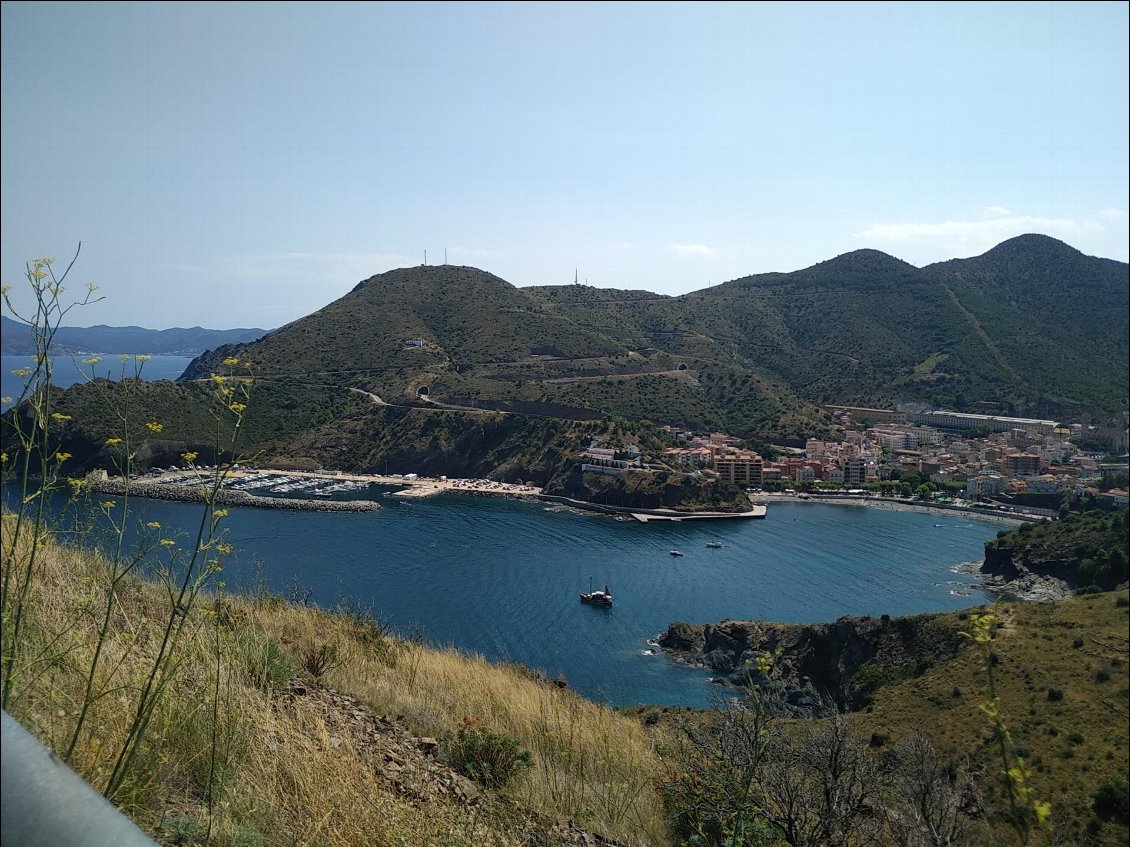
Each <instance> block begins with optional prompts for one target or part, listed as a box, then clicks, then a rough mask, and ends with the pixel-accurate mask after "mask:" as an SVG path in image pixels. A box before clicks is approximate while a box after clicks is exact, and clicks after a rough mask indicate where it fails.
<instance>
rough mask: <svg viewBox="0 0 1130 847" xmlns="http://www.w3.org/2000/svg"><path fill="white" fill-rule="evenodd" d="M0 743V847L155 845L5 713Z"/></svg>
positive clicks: (143, 846)
mask: <svg viewBox="0 0 1130 847" xmlns="http://www.w3.org/2000/svg"><path fill="white" fill-rule="evenodd" d="M0 742H2V746H0V759H2V763H3V767H2V773H0V833H2V835H0V838H2V839H3V845H4V847H92V845H113V847H156V843H157V842H155V841H153V840H152V839H151V838H150V837H149V836H148V835H146V834H145V833H144V832H142V831H141V830H140V829H138V828H137V825H136V824H134V823H133V821H131V820H130V819H129V818H127V817H126V816H125V815H123V814H122V813H121V812H119V811H118V810H117V809H116V808H114V806H112V805H111V804H110V803H109V802H108V801H107V800H106V799H105V798H104V797H103V796H102V795H101V794H99V793H98V792H97V791H95V790H94V789H93V788H91V787H90V785H88V784H87V783H86V782H85V781H84V780H83V779H82V777H80V776H79V775H78V774H76V773H75V772H74V771H72V770H71V769H70V768H69V767H67V765H66V764H65V763H64V762H63V760H62V759H60V758H59V757H58V756H56V755H55V754H54V753H52V752H51V751H50V750H48V749H47V748H46V747H44V746H43V745H42V744H40V743H39V741H38V740H37V739H36V738H35V737H34V736H33V735H32V734H31V733H30V732H28V731H27V730H26V729H24V728H23V727H22V726H20V724H19V723H18V722H17V721H16V720H15V718H13V717H12V716H11V715H9V714H8V713H7V712H3V734H2V738H0Z"/></svg>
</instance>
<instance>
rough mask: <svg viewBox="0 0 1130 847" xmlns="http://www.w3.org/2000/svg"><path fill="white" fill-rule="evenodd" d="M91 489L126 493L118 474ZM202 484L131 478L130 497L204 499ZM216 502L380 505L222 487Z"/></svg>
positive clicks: (325, 507)
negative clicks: (285, 496) (265, 494)
mask: <svg viewBox="0 0 1130 847" xmlns="http://www.w3.org/2000/svg"><path fill="white" fill-rule="evenodd" d="M94 490H95V491H97V492H98V493H100V494H115V495H118V496H121V495H123V494H125V493H126V485H125V481H124V480H122V478H121V477H111V478H109V479H102V480H98V481H97V482H95V483H94ZM210 490H211V489H210V488H208V487H206V486H203V485H164V484H162V483H158V482H137V481H134V482H130V484H129V495H130V496H131V497H146V498H148V499H151V500H173V501H176V502H179V503H203V502H204V499H205V497H206V496H207V495H208V493H209V492H210ZM216 505H217V506H239V507H241V508H252V509H290V510H292V511H298V512H375V511H377V510H378V509H379V508H380V507H381V506H380V504H379V503H374V502H372V501H371V500H289V499H286V498H283V497H259V496H257V495H255V494H248V493H247V492H246V491H231V490H227V489H221V490H220V491H219V492H218V493H217V494H216Z"/></svg>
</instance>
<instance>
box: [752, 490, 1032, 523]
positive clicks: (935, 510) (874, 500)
mask: <svg viewBox="0 0 1130 847" xmlns="http://www.w3.org/2000/svg"><path fill="white" fill-rule="evenodd" d="M751 499H752V500H753V501H754V502H755V503H763V504H765V505H772V504H773V503H809V504H812V503H814V504H816V505H827V504H829V503H830V504H832V505H837V506H859V507H860V508H868V509H895V510H901V511H907V512H924V513H926V514H935V515H945V514H953V513H954V512H960V513H961V514H964V515H968V516H970V517H974V518H977V519H978V520H983V521H989V522H991V523H999V524H1004V525H1006V526H1019V525H1020V524H1023V523H1030V522H1032V521H1038V520H1043V518H1040V517H1037V516H1034V515H1027V516H1025V515H1018V514H1013V515H1004V514H1001V513H1000V512H992V511H989V510H988V509H973V508H970V507H968V506H951V505H946V504H940V503H930V504H926V503H919V502H915V501H911V500H893V499H891V498H887V497H841V496H834V497H816V496H813V495H808V496H807V497H802V496H800V495H799V494H770V493H765V494H757V495H754V496H753V497H752V498H751Z"/></svg>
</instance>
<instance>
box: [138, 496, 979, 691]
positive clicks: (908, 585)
mask: <svg viewBox="0 0 1130 847" xmlns="http://www.w3.org/2000/svg"><path fill="white" fill-rule="evenodd" d="M379 494H380V492H379V491H378V490H376V489H374V490H373V491H371V492H370V495H371V496H374V497H378V499H379V500H380V502H381V503H382V504H383V505H384V506H385V507H386V508H384V509H382V510H381V511H379V512H375V513H362V514H345V513H312V512H284V511H274V510H270V509H232V510H231V514H230V516H229V517H228V518H227V519H225V521H224V523H225V525H226V526H227V527H228V530H229V533H230V537H229V541H230V543H231V544H232V545H233V546H234V547H235V549H236V552H235V554H234V555H233V557H232V558H231V559H230V561H229V563H228V565H227V567H226V568H225V572H224V579H225V581H226V584H227V586H228V589H229V590H235V591H249V590H264V589H265V590H268V591H270V592H273V593H278V594H282V595H284V596H289V595H290V593H291V589H292V587H294V586H301V587H304V588H308V589H309V590H310V591H311V592H312V593H311V599H312V600H313V601H314V602H316V603H317V604H318V605H320V606H323V607H333V606H335V605H338V604H339V603H340V602H341V601H342V600H347V601H349V602H350V603H352V604H354V605H360V606H363V607H370V608H371V609H372V612H373V613H374V614H375V615H376V616H378V617H380V618H382V619H384V620H386V621H387V622H389V623H390V624H392V625H393V626H394V627H395V628H396V629H397V630H399V631H401V632H402V633H409V632H412V631H413V630H418V631H419V632H420V633H422V634H423V635H424V636H425V637H426V638H427V639H428V640H429V641H430V642H432V643H435V644H439V645H444V646H447V645H451V646H455V647H458V648H460V649H463V650H467V651H473V652H477V653H481V654H483V655H485V656H486V657H488V658H491V659H495V660H505V661H512V662H518V663H521V664H524V665H527V666H529V667H532V668H536V669H539V670H543V671H545V672H546V673H548V674H549V675H550V676H556V675H558V674H561V675H563V676H564V677H565V679H566V680H567V681H568V683H569V685H570V686H571V687H572V688H573V689H575V690H577V691H579V692H580V693H582V694H584V695H585V696H588V697H590V698H593V699H596V700H599V701H602V702H609V703H612V704H614V705H617V706H628V705H635V704H639V703H655V704H665V705H686V706H697V707H704V706H708V705H710V704H711V702H712V701H713V700H714V699H715V698H716V696H717V694H718V691H719V690H718V688H717V686H713V685H711V684H710V683H709V675H708V673H707V672H706V671H703V670H698V669H688V668H684V667H681V666H678V665H675V664H673V663H670V662H668V661H667V660H666V659H665V658H664V657H663V656H662V655H658V656H648V655H645V654H644V651H645V650H647V649H648V644H647V640H648V639H649V638H653V637H654V636H655V635H657V634H658V633H660V632H661V631H663V630H664V629H666V627H667V625H668V623H670V622H671V621H677V620H682V621H690V622H694V623H707V622H716V621H720V620H723V619H726V618H730V619H735V620H741V619H754V618H759V619H766V620H773V621H781V622H818V621H831V620H834V619H836V618H838V617H840V616H842V615H873V616H878V615H881V614H884V613H885V614H890V615H905V614H911V613H917V612H924V611H938V610H945V609H959V608H967V607H970V606H974V605H977V604H979V603H981V602H984V601H985V600H986V595H985V594H983V593H982V592H980V591H979V590H977V589H976V588H974V587H973V580H972V578H971V577H968V576H964V575H960V574H957V573H954V572H953V568H954V567H955V566H956V565H958V564H960V563H962V562H967V561H971V560H980V559H981V558H983V555H984V553H983V546H984V542H985V541H986V540H988V539H989V538H992V537H993V536H994V535H995V533H996V531H997V530H998V529H999V526H997V525H994V524H991V523H988V522H984V521H977V520H972V519H969V518H966V517H965V516H964V515H954V516H951V515H946V516H945V517H944V519H939V517H938V515H937V514H924V513H917V512H909V511H895V510H887V509H879V508H864V507H860V506H847V505H827V504H809V503H791V504H790V503H782V504H773V505H771V506H770V507H769V512H768V516H767V517H766V519H764V520H735V521H720V522H704V523H699V522H691V523H679V524H673V523H666V524H658V523H650V524H646V525H645V524H640V523H636V522H634V521H621V520H612V519H609V518H605V517H596V516H592V515H585V514H577V513H574V512H570V511H561V510H558V509H551V508H547V507H546V505H545V504H543V503H540V502H536V501H506V500H497V499H492V498H482V497H474V496H470V495H446V496H442V497H436V498H432V499H425V500H412V501H402V500H399V499H397V498H393V497H380V496H379ZM131 508H132V509H135V510H136V511H137V513H138V514H137V517H138V519H139V520H157V521H160V522H161V524H162V525H163V526H164V527H165V528H166V529H170V528H174V527H176V528H180V529H182V530H184V531H186V532H187V531H190V530H191V529H192V528H193V527H194V526H196V525H197V523H198V521H199V515H200V507H199V506H192V505H187V504H179V503H168V502H161V501H140V500H135V501H133V503H132V506H131ZM940 522H941V523H944V526H936V525H935V524H937V523H940ZM713 540H718V541H721V542H722V544H723V545H724V546H723V547H721V548H718V549H712V548H708V547H706V543H707V542H708V541H713ZM672 548H678V549H679V550H681V551H682V552H683V553H684V555H683V556H682V557H673V556H671V555H670V553H669V551H670V550H671V549H672ZM605 583H607V584H608V585H609V587H610V588H611V590H612V593H613V594H614V596H615V605H614V606H613V607H612V608H610V609H605V608H598V607H591V606H587V605H584V604H582V603H580V601H579V597H578V595H579V593H580V592H581V591H588V590H589V589H590V586H594V587H603V586H604V584H605Z"/></svg>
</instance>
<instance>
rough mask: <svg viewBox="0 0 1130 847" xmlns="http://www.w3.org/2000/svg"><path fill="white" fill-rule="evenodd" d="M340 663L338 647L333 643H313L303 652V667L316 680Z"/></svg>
mask: <svg viewBox="0 0 1130 847" xmlns="http://www.w3.org/2000/svg"><path fill="white" fill-rule="evenodd" d="M340 664H341V659H340V658H339V657H338V654H337V647H336V646H335V645H333V644H319V645H318V646H316V647H315V646H314V645H312V644H311V645H310V646H309V647H307V648H306V649H305V650H304V651H303V652H302V667H303V668H305V670H306V672H307V673H308V674H310V676H312V677H313V678H314V679H315V680H319V679H321V678H322V675H323V674H324V673H325V672H326V671H329V670H333V669H334V668H336V667H337V666H338V665H340Z"/></svg>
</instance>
